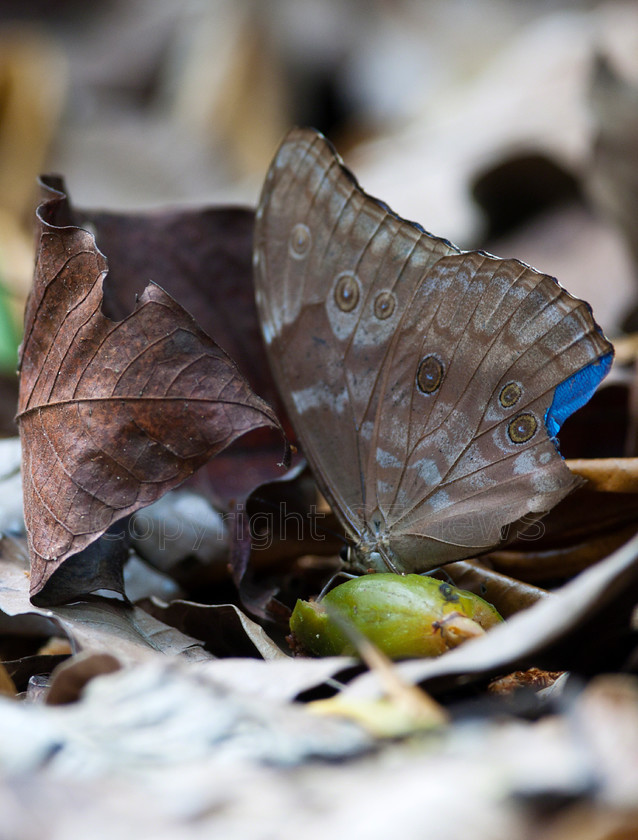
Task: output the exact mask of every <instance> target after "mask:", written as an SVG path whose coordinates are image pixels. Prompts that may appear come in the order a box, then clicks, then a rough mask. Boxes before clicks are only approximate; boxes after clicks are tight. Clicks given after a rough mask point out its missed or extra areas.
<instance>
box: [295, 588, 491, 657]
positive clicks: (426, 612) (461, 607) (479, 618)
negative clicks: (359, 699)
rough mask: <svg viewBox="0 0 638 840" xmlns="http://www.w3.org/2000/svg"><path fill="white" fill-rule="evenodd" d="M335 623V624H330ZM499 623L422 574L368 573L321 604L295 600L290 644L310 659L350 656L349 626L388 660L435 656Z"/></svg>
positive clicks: (473, 598) (460, 593) (476, 600)
mask: <svg viewBox="0 0 638 840" xmlns="http://www.w3.org/2000/svg"><path fill="white" fill-rule="evenodd" d="M335 619H336V620H335ZM502 620H503V619H502V618H501V616H500V615H499V614H498V612H497V611H496V610H495V609H494V607H493V606H492V605H491V604H488V603H487V601H484V600H483V598H480V597H479V596H478V595H474V594H473V593H472V592H467V591H466V590H464V589H457V588H456V587H455V586H452V585H451V584H449V583H442V582H441V581H440V580H436V579H435V578H431V577H424V576H423V575H396V574H370V575H363V576H361V577H358V578H355V579H354V580H349V581H347V582H346V583H342V584H341V585H340V586H337V587H335V588H334V589H332V590H331V591H330V592H328V594H327V595H326V596H325V598H323V600H322V601H320V602H319V601H297V603H296V605H295V609H294V610H293V613H292V616H291V618H290V629H291V631H292V635H293V645H294V646H295V647H297V648H299V647H300V648H302V649H303V650H304V651H305V652H307V653H312V654H315V655H316V656H334V655H340V654H354V653H356V650H355V646H354V645H353V643H352V642H351V641H350V639H349V638H348V636H347V633H346V632H344V630H343V629H342V628H343V626H344V624H347V623H350V624H351V625H353V626H354V627H355V628H356V629H357V630H359V631H360V632H361V633H363V634H364V635H365V636H366V637H367V638H368V639H369V640H370V641H371V642H372V643H373V644H374V645H375V646H376V647H378V648H379V649H380V650H382V651H383V652H384V653H385V654H386V656H389V657H390V658H391V659H404V658H408V657H420V656H439V655H440V654H441V653H445V651H446V650H449V649H450V648H451V647H455V646H456V645H457V644H460V643H461V642H463V641H466V640H467V639H468V638H472V637H474V636H478V635H482V634H483V632H484V631H485V630H488V629H489V628H490V627H493V626H494V625H495V624H498V623H500V622H501V621H502Z"/></svg>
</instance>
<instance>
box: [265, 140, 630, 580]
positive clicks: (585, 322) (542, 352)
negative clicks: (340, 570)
mask: <svg viewBox="0 0 638 840" xmlns="http://www.w3.org/2000/svg"><path fill="white" fill-rule="evenodd" d="M255 224H256V226H255V239H254V251H253V263H254V274H255V288H256V299H257V308H258V311H259V317H260V322H261V328H262V333H263V337H264V340H265V344H266V348H267V353H268V356H269V360H270V364H271V368H272V370H273V374H274V377H275V380H276V383H277V385H278V388H279V390H280V393H281V395H282V397H283V400H284V403H285V405H286V408H287V411H288V413H289V416H290V418H291V421H292V424H293V427H294V429H295V431H296V434H297V437H298V440H299V443H300V445H301V448H302V452H303V454H304V455H305V457H306V458H307V460H308V462H309V464H310V466H311V468H312V470H313V473H314V475H315V478H316V480H317V483H318V485H319V488H320V490H321V491H322V493H323V494H324V496H325V497H326V499H327V500H328V502H329V503H330V504H331V506H332V508H333V510H334V511H335V513H336V514H337V516H338V518H339V519H340V521H341V524H342V525H343V528H344V530H345V533H346V536H347V538H348V540H349V542H350V544H351V550H350V554H349V564H350V565H351V567H352V568H353V569H354V570H358V571H373V570H375V571H388V570H389V571H393V572H402V573H407V572H423V571H427V570H429V569H432V568H435V567H437V566H440V565H442V564H444V563H448V562H451V561H454V560H460V559H463V558H466V557H471V556H474V555H476V554H478V553H481V552H485V551H487V550H488V549H490V548H492V547H494V546H496V545H498V544H499V543H501V542H502V541H503V539H504V538H507V537H510V538H511V536H513V535H514V534H515V532H516V530H517V529H518V528H523V527H526V526H527V525H529V524H530V523H531V522H533V521H535V520H537V519H538V518H540V516H542V515H543V514H544V513H546V512H547V511H548V510H550V509H551V508H552V507H553V506H554V505H556V503H557V502H559V501H560V500H561V499H562V498H563V497H564V496H566V495H567V494H568V493H569V492H570V491H571V490H573V489H574V488H575V487H576V486H578V484H579V482H580V480H579V479H578V478H577V477H576V476H574V475H573V474H572V473H571V472H570V471H569V469H568V468H567V466H566V465H565V463H564V461H563V458H562V457H561V455H560V453H559V451H558V447H557V441H556V434H557V432H558V430H559V428H560V426H561V424H562V423H563V421H564V420H565V419H566V418H567V417H568V416H569V415H570V414H571V413H572V412H574V411H575V410H576V409H578V408H579V407H581V406H582V405H584V403H585V402H587V400H588V399H589V398H590V397H591V395H592V394H593V392H594V390H595V388H596V386H597V385H598V384H599V382H600V381H601V380H602V378H603V377H604V376H605V375H606V373H607V372H608V370H609V368H610V366H611V362H612V357H613V348H612V346H611V344H610V343H609V342H608V341H607V339H606V338H605V336H604V335H603V333H602V331H601V330H600V328H599V327H598V325H597V324H596V322H595V321H594V318H593V315H592V312H591V309H590V307H589V305H588V304H587V303H585V302H584V301H581V300H578V299H576V298H574V297H572V296H571V295H570V294H569V293H568V292H566V291H565V290H564V289H563V288H562V287H561V286H559V284H558V283H557V281H556V280H555V279H554V278H552V277H549V276H547V275H545V274H541V273H539V272H537V271H535V270H534V269H533V268H531V267H529V266H527V265H525V264H524V263H522V262H519V261H518V260H514V259H499V258H497V257H494V256H492V255H490V254H487V253H485V252H482V251H461V250H459V249H458V248H456V247H455V246H454V245H452V244H451V243H450V242H448V241H447V240H445V239H442V238H439V237H436V236H433V235H432V234H430V233H428V232H427V231H426V230H424V229H423V228H422V227H421V226H420V225H418V224H415V223H413V222H409V221H406V220H404V219H402V218H400V217H399V216H398V215H397V214H396V213H394V212H393V211H392V210H391V209H390V208H389V207H388V206H387V205H386V204H384V203H383V202H382V201H379V200H377V199H375V198H372V197H371V196H369V195H367V194H366V193H365V192H364V191H363V190H362V189H361V187H360V186H359V184H358V182H357V180H356V178H355V177H354V175H352V173H351V172H349V170H348V169H346V167H345V166H344V164H343V162H342V161H341V159H340V158H339V157H338V155H337V153H336V152H335V150H334V148H333V147H332V145H331V144H330V143H329V142H328V141H327V140H326V139H325V138H324V137H323V136H322V135H321V134H320V133H318V132H317V131H315V130H313V129H307V128H301V129H293V130H292V131H290V133H289V134H288V135H287V136H286V137H285V139H284V141H283V143H282V144H281V146H280V148H279V150H278V151H277V153H276V155H275V158H274V160H273V162H272V164H271V166H270V169H269V171H268V174H267V177H266V180H265V183H264V187H263V191H262V195H261V199H260V203H259V207H258V209H257V213H256V223H255Z"/></svg>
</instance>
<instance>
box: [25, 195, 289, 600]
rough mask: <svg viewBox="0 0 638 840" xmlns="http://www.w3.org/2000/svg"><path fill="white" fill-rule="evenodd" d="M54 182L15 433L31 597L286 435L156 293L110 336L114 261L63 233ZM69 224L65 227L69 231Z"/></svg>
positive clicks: (188, 321)
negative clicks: (230, 458)
mask: <svg viewBox="0 0 638 840" xmlns="http://www.w3.org/2000/svg"><path fill="white" fill-rule="evenodd" d="M57 186H59V184H58V182H56V181H50V182H48V183H47V184H46V185H45V190H46V194H45V198H46V199H47V200H45V202H44V203H43V204H42V205H41V207H40V208H39V211H38V222H39V231H38V245H37V261H36V270H35V279H34V287H33V290H32V292H31V295H30V298H29V301H28V303H27V309H26V314H25V335H24V340H23V344H22V348H21V372H20V402H19V414H18V419H19V423H20V435H21V439H22V450H23V456H22V457H23V463H22V471H23V480H24V502H25V505H24V506H25V521H26V525H27V529H28V533H29V546H30V552H31V565H32V571H31V574H32V579H31V592H32V594H36V593H38V592H39V591H40V589H41V588H42V587H43V586H44V584H45V583H46V581H47V580H48V579H49V577H50V576H51V575H52V573H53V572H54V571H55V570H56V569H57V568H58V567H59V566H60V564H61V563H62V562H63V561H64V560H65V559H66V558H67V557H70V556H71V555H73V554H75V553H77V552H78V551H80V550H82V549H83V548H84V547H86V546H87V545H89V544H90V543H91V542H92V541H94V540H95V539H96V538H97V537H99V536H100V535H101V534H103V533H104V532H105V531H106V530H107V529H108V528H109V526H110V525H111V524H112V523H113V522H115V521H117V520H119V519H121V518H122V517H124V516H126V515H127V514H128V513H131V512H132V511H134V510H137V509H139V508H140V507H143V506H144V505H147V504H150V503H151V502H152V501H154V500H155V499H157V498H158V497H159V496H161V495H162V494H163V493H164V492H166V491H167V490H168V489H170V488H172V487H175V486H176V485H177V484H179V483H180V482H182V481H183V480H184V479H185V478H187V477H188V476H189V475H191V474H192V473H193V472H194V471H195V470H196V469H197V468H198V467H200V466H201V465H202V464H203V463H205V462H206V461H207V460H208V459H209V458H211V457H212V456H213V455H215V454H216V453H217V452H220V451H221V450H222V449H224V448H226V447H227V446H228V445H229V444H231V443H232V442H233V441H234V440H235V439H236V438H238V437H239V436H241V435H243V434H245V433H246V432H249V431H251V430H252V429H255V428H259V427H264V426H265V427H271V428H278V426H279V424H278V422H277V419H276V417H275V415H274V413H273V411H272V410H271V409H270V407H269V406H268V405H267V404H266V403H265V402H263V401H262V400H261V399H260V398H259V397H257V396H256V395H255V394H254V393H253V392H252V391H251V390H250V388H249V386H248V384H247V383H246V382H245V380H244V379H243V378H242V376H241V375H240V373H239V371H238V370H237V368H236V366H235V364H234V363H233V362H232V361H231V359H230V358H229V357H228V356H227V355H226V354H225V353H224V352H223V351H222V350H221V348H220V347H219V346H218V345H217V344H215V342H214V341H212V340H211V338H209V336H207V335H206V334H205V333H204V332H203V331H202V330H201V329H200V328H199V327H198V326H197V324H196V323H195V321H194V320H193V319H192V318H191V317H190V315H188V313H187V312H186V311H185V310H184V309H183V308H182V307H181V306H180V305H179V304H178V303H176V301H175V300H174V299H173V298H171V297H170V296H169V295H168V294H167V293H166V292H165V291H164V290H163V289H161V288H160V287H159V286H156V285H152V284H149V285H148V286H147V287H146V289H145V290H144V291H143V293H142V295H141V296H140V298H139V299H138V301H137V303H136V305H135V309H134V310H133V312H131V313H130V314H129V315H127V316H126V317H125V318H123V320H121V321H119V322H114V321H112V320H110V319H109V318H107V317H106V316H105V315H104V314H103V313H102V310H101V306H102V299H103V292H102V281H103V280H104V277H105V276H106V273H107V261H106V258H105V257H104V255H103V254H102V253H101V252H100V251H99V250H98V248H97V246H96V244H95V240H94V237H93V236H92V235H91V234H90V233H88V232H86V231H84V230H81V229H79V228H77V227H75V226H63V225H64V223H65V221H66V219H65V214H67V212H68V208H67V207H66V197H65V196H64V194H62V193H60V192H59V191H57V189H56V187H57ZM61 223H62V224H61Z"/></svg>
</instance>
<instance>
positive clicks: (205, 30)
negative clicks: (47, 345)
mask: <svg viewBox="0 0 638 840" xmlns="http://www.w3.org/2000/svg"><path fill="white" fill-rule="evenodd" d="M294 124H307V125H313V126H315V127H316V128H319V129H321V130H322V131H323V132H324V133H326V134H327V135H328V137H329V138H330V139H331V140H332V141H333V142H334V143H335V144H336V145H337V147H338V149H339V151H340V152H341V153H342V154H343V156H344V157H345V159H346V162H347V163H348V164H349V165H350V166H351V167H352V168H353V170H354V171H355V172H356V174H357V176H358V178H359V180H360V181H361V183H362V186H363V187H364V188H365V189H366V190H367V191H368V192H370V193H372V194H373V195H378V196H380V197H382V198H383V199H384V200H385V201H386V202H388V203H389V204H390V206H392V207H393V208H394V209H395V210H396V211H397V212H399V213H401V214H402V215H404V216H406V217H407V218H413V219H416V220H418V221H419V222H421V223H422V224H423V225H424V226H425V227H426V228H427V229H428V230H431V231H432V232H433V233H436V234H438V235H442V236H445V237H447V238H450V239H452V240H453V241H455V242H456V243H457V244H459V245H460V246H462V247H468V248H469V247H484V248H487V249H488V250H491V251H493V252H494V253H497V254H498V255H500V256H517V257H519V258H520V259H523V260H525V261H527V262H530V263H531V264H532V265H534V266H535V267H537V268H539V269H541V270H544V271H547V272H548V273H550V274H553V275H555V276H557V277H558V279H559V280H560V282H561V283H562V284H563V285H564V286H565V287H566V288H567V289H569V290H570V291H571V292H573V293H574V294H576V295H579V296H582V297H585V298H586V299H587V300H589V301H590V302H591V303H592V305H593V308H594V311H595V313H596V316H597V319H598V320H599V321H600V323H601V324H602V326H603V327H604V328H605V329H606V330H607V331H608V332H609V333H610V335H611V336H617V335H618V334H619V333H620V332H621V330H622V329H623V328H624V329H625V330H632V329H633V328H634V322H635V320H636V319H635V317H634V316H633V315H632V310H633V306H634V303H635V300H634V298H635V297H638V296H637V295H636V294H635V279H636V261H637V260H638V212H637V211H638V4H636V3H635V2H624V3H623V2H567V0H563V2H541V0H537V1H536V2H526V3H509V2H507V0H365V2H364V0H268V2H263V0H179V2H178V0H101V2H94V3H91V4H86V3H81V2H78V0H57V1H56V0H37V2H31V3H28V4H25V3H23V2H19V0H1V2H0V367H2V369H3V370H4V371H5V372H9V371H12V370H13V368H14V366H15V353H16V344H17V341H18V340H19V333H20V322H21V312H22V308H23V304H24V299H25V295H26V294H27V291H28V288H29V285H30V281H31V272H32V241H31V240H32V225H33V210H34V207H35V205H36V203H37V191H36V186H35V185H36V178H37V175H38V174H39V173H40V172H42V171H56V172H58V173H60V174H62V175H64V177H65V179H66V183H67V186H68V188H69V192H70V195H71V197H72V200H73V201H74V203H76V204H77V205H79V206H85V207H101V208H104V209H112V210H124V209H132V208H151V207H155V206H160V205H161V206H166V205H175V204H187V205H195V206H197V205H202V204H224V203H243V204H248V205H254V204H255V202H256V200H257V197H258V194H259V189H260V184H261V180H262V178H263V175H264V173H265V171H266V168H267V166H268V163H269V161H270V159H271V157H272V155H273V153H274V151H275V148H276V146H277V144H278V142H279V140H280V138H281V137H282V135H283V134H284V133H285V131H286V130H287V129H288V128H289V127H290V126H291V125H294ZM148 279H151V278H148ZM632 318H633V320H632Z"/></svg>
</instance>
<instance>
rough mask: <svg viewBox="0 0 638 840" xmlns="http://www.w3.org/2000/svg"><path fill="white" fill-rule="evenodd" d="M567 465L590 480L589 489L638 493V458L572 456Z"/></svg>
mask: <svg viewBox="0 0 638 840" xmlns="http://www.w3.org/2000/svg"><path fill="white" fill-rule="evenodd" d="M566 463H567V466H568V467H569V469H570V470H571V471H572V472H573V473H576V474H577V475H579V476H580V477H581V478H585V479H587V481H588V489H590V490H599V491H603V492H605V493H638V458H572V459H570V460H568V461H567V462H566Z"/></svg>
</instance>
